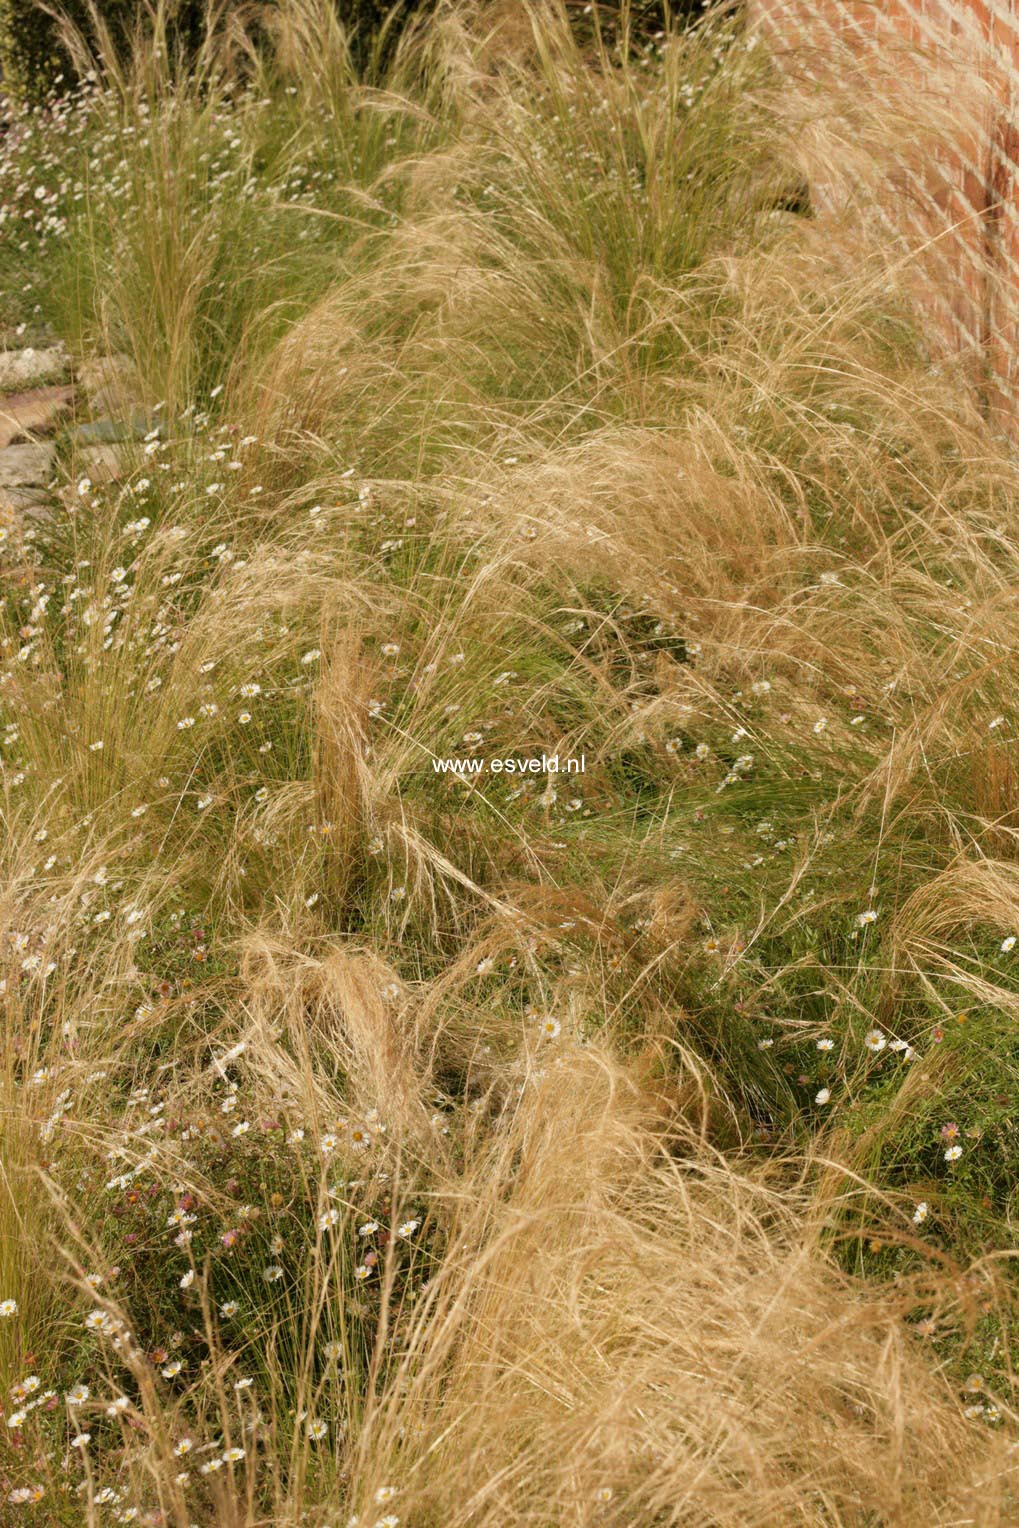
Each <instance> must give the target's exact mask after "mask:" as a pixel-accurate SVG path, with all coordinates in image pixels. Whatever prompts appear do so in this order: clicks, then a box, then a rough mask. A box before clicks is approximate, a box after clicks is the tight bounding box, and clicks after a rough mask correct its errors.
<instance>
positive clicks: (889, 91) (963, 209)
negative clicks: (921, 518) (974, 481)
mask: <svg viewBox="0 0 1019 1528" xmlns="http://www.w3.org/2000/svg"><path fill="white" fill-rule="evenodd" d="M749 8H750V23H751V26H754V27H756V28H757V29H759V30H760V32H761V33H762V35H763V36H764V37H765V38H766V40H767V42H768V45H769V48H770V50H771V52H772V54H773V56H774V57H775V59H776V60H777V62H778V64H779V66H780V68H781V69H782V70H783V71H784V72H785V73H786V75H787V77H788V80H789V84H790V91H791V92H792V93H794V94H797V95H798V96H799V98H800V99H801V100H805V99H806V97H807V95H808V94H809V93H810V90H811V88H813V91H814V99H815V103H817V104H819V105H820V107H821V109H822V115H823V103H824V101H825V98H826V95H827V96H829V97H830V99H831V100H832V102H836V103H838V104H837V105H836V107H835V109H834V112H833V114H834V115H837V114H838V112H839V111H842V112H843V119H844V120H845V121H846V122H848V123H850V124H851V123H852V120H853V115H854V112H856V113H857V114H858V118H859V123H860V131H861V133H865V131H866V129H867V125H868V124H870V125H871V126H872V127H874V128H875V129H876V128H877V127H878V126H879V124H880V123H881V122H882V120H883V124H884V135H885V139H886V148H887V147H888V145H889V144H890V145H891V149H892V152H891V154H890V155H887V156H886V160H885V165H884V170H883V174H882V176H881V179H880V181H879V182H878V183H877V184H876V185H875V186H873V187H872V189H871V193H870V194H871V210H872V213H873V216H874V217H875V218H876V219H878V220H880V221H881V222H882V223H883V225H884V227H885V229H886V231H890V232H891V233H892V234H893V235H894V236H895V238H896V239H897V240H898V242H899V243H900V244H901V246H902V249H903V253H904V260H905V262H906V266H907V268H908V270H909V273H910V276H911V279H913V280H914V281H915V282H916V285H917V289H918V291H919V293H920V297H921V301H922V302H923V304H924V306H925V307H926V308H927V309H928V310H929V311H930V312H931V313H932V315H933V316H934V318H935V320H936V321H935V324H934V326H933V328H934V332H935V333H936V334H937V335H938V336H940V341H939V343H940V344H941V346H942V347H943V349H944V352H945V353H946V354H951V355H952V356H954V357H957V358H959V359H960V360H961V361H962V362H963V364H964V367H965V369H966V370H967V371H968V373H969V374H970V376H971V378H972V381H973V385H974V386H975V388H976V389H977V391H978V395H979V397H980V400H981V403H982V406H983V407H984V409H985V410H986V412H987V413H988V414H989V415H990V416H991V417H992V418H993V419H994V421H995V423H996V424H997V426H998V427H999V428H1003V429H1007V430H1008V432H1009V433H1010V434H1017V433H1019V0H874V3H871V4H867V3H862V0H749ZM854 96H855V102H854ZM804 120H806V118H805V119H804ZM848 132H849V138H850V140H851V135H852V126H851V125H850V127H849V129H848ZM822 136H823V129H822ZM851 147H852V145H851V141H847V143H846V150H847V156H846V157H851ZM838 157H839V156H838V145H837V142H836V143H832V142H829V143H828V144H827V145H826V146H825V147H824V148H821V149H819V150H818V152H817V153H816V154H815V156H814V159H815V163H814V165H813V166H812V167H811V166H810V163H809V152H808V155H807V160H808V168H807V173H808V178H809V179H810V181H811V185H812V191H813V194H814V199H815V202H816V203H817V204H818V205H819V207H820V209H822V210H824V209H825V208H827V209H828V210H829V211H834V210H836V209H837V207H838V205H839V202H840V200H841V199H843V198H844V197H845V196H846V195H847V194H848V180H849V178H851V177H847V176H846V175H840V173H839V170H838Z"/></svg>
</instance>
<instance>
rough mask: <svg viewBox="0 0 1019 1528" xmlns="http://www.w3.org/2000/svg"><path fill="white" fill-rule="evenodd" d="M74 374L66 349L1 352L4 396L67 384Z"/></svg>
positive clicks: (52, 347)
mask: <svg viewBox="0 0 1019 1528" xmlns="http://www.w3.org/2000/svg"><path fill="white" fill-rule="evenodd" d="M70 370H71V358H70V356H69V355H68V353H67V348H66V346H64V345H61V344H57V345H47V346H44V347H43V348H40V349H37V348H36V347H35V346H31V345H30V346H28V347H27V348H26V349H24V350H0V392H4V393H10V392H15V391H17V390H18V389H21V388H25V387H30V386H32V385H33V384H34V385H37V386H42V385H44V384H46V383H52V382H63V381H64V379H65V378H66V377H67V376H68V374H69V373H70Z"/></svg>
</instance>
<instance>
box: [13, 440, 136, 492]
mask: <svg viewBox="0 0 1019 1528" xmlns="http://www.w3.org/2000/svg"><path fill="white" fill-rule="evenodd" d="M0 460H2V457H0ZM74 471H75V475H76V476H77V477H79V478H83V477H87V478H91V480H92V482H93V483H110V482H116V481H117V480H118V479H120V478H122V477H123V476H124V473H125V466H124V460H123V457H122V456H121V453H120V452H119V451H118V450H117V448H116V446H114V445H110V444H106V443H104V444H100V445H94V446H84V447H81V448H79V449H78V450H76V451H75V453H74Z"/></svg>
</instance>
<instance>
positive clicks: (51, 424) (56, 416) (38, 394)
mask: <svg viewBox="0 0 1019 1528" xmlns="http://www.w3.org/2000/svg"><path fill="white" fill-rule="evenodd" d="M73 402H74V388H73V387H69V386H68V387H36V388H33V389H32V390H31V391H29V392H27V393H9V394H8V395H7V397H6V398H0V451H2V450H4V449H6V447H7V446H9V445H10V444H11V443H12V442H13V441H16V440H18V439H19V438H21V437H23V436H25V435H47V434H50V433H51V432H52V431H53V430H54V429H56V427H57V425H58V424H59V422H60V420H61V419H62V418H63V417H64V415H65V414H66V413H68V411H69V410H70V407H71V404H72V403H73Z"/></svg>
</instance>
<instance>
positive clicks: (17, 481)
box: [0, 441, 56, 488]
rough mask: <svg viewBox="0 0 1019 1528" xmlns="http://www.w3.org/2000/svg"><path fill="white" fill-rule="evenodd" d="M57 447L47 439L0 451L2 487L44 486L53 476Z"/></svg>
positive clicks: (0, 484) (0, 480)
mask: <svg viewBox="0 0 1019 1528" xmlns="http://www.w3.org/2000/svg"><path fill="white" fill-rule="evenodd" d="M55 459H56V447H55V446H53V445H52V444H50V443H49V442H46V441H33V442H32V443H31V444H29V445H24V446H8V447H7V449H6V451H0V488H42V487H44V486H45V485H46V484H47V483H48V482H49V481H50V478H51V477H52V476H53V465H54V461H55Z"/></svg>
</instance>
